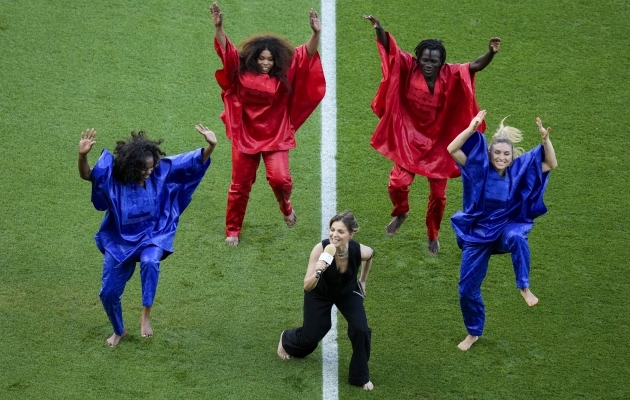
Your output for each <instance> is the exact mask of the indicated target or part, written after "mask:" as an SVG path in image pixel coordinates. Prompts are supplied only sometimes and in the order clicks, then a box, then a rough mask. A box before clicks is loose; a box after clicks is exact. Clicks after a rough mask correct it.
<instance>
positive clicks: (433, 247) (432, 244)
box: [427, 238, 440, 256]
mask: <svg viewBox="0 0 630 400" xmlns="http://www.w3.org/2000/svg"><path fill="white" fill-rule="evenodd" d="M427 248H428V249H429V254H431V255H432V256H434V255H436V254H437V253H438V251H440V241H439V240H437V238H435V240H429V244H428V245H427Z"/></svg>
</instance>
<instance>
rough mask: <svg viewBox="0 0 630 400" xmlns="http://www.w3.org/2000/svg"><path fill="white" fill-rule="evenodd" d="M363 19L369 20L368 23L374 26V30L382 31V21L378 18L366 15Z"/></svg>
mask: <svg viewBox="0 0 630 400" xmlns="http://www.w3.org/2000/svg"><path fill="white" fill-rule="evenodd" d="M363 18H365V19H367V20H368V21H370V24H372V27H373V28H374V29H382V28H383V27H382V26H381V21H379V20H378V18H376V17H375V16H373V15H364V16H363Z"/></svg>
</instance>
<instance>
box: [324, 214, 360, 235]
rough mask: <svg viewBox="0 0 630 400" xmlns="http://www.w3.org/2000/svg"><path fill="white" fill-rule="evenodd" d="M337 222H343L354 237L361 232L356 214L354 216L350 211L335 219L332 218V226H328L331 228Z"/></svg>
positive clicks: (336, 216) (338, 215)
mask: <svg viewBox="0 0 630 400" xmlns="http://www.w3.org/2000/svg"><path fill="white" fill-rule="evenodd" d="M337 221H341V222H342V223H343V224H344V225H345V226H346V228H348V230H349V231H350V233H352V234H353V235H354V234H355V233H357V232H359V223H358V222H357V220H356V218H355V217H354V214H352V212H351V211H350V210H345V211H344V212H342V213H339V214H337V215H335V216H334V217H332V218H331V219H330V224H329V225H328V226H329V227H331V226H332V224H333V222H337Z"/></svg>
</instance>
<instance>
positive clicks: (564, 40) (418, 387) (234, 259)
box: [0, 0, 630, 399]
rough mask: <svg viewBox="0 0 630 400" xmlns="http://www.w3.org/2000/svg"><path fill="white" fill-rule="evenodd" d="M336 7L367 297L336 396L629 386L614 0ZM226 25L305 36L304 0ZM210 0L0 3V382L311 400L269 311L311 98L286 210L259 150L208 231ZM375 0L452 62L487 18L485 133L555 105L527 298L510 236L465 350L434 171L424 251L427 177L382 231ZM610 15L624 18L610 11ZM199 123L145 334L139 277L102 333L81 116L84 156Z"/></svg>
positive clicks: (184, 131) (620, 63)
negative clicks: (493, 43) (253, 175)
mask: <svg viewBox="0 0 630 400" xmlns="http://www.w3.org/2000/svg"><path fill="white" fill-rule="evenodd" d="M338 3H339V4H338V5H337V21H336V22H337V88H338V92H337V104H338V121H337V124H338V144H337V148H338V156H337V163H338V164H337V183H338V195H337V196H338V210H339V211H341V210H343V209H346V208H349V209H351V210H352V211H353V212H354V213H355V214H356V216H357V218H358V220H359V223H360V225H361V232H360V233H359V235H358V236H357V237H356V238H357V239H358V240H359V241H361V242H363V243H365V244H367V245H369V246H371V247H373V248H375V249H376V252H377V258H376V259H375V262H374V266H373V270H372V273H371V274H370V280H369V282H368V288H367V289H368V297H367V298H366V309H367V313H368V319H369V322H370V326H371V328H372V329H373V343H372V357H371V360H370V369H371V373H372V381H373V382H374V383H375V385H376V388H375V390H374V391H373V392H371V393H364V392H363V391H362V390H360V389H358V388H355V387H353V386H350V385H349V384H347V383H346V380H347V365H348V362H349V358H350V352H351V349H350V344H349V341H348V339H347V337H346V335H345V321H343V318H340V324H339V328H338V329H339V353H340V358H339V381H340V384H339V397H340V398H341V399H354V398H357V399H358V398H365V397H369V398H379V399H419V398H425V399H462V398H465V399H544V398H559V399H612V398H628V397H630V361H629V360H630V350H628V346H627V341H628V338H630V329H629V325H630V317H629V315H630V295H629V294H628V293H629V292H630V276H629V274H628V265H629V264H628V256H627V254H628V251H627V250H625V247H626V246H627V244H628V243H629V242H630V234H629V226H630V217H629V215H630V213H629V212H628V210H627V207H628V205H629V204H630V201H629V198H630V196H629V195H628V193H627V190H628V188H629V187H630V179H629V176H628V172H627V169H626V168H625V162H627V160H628V156H627V147H628V139H627V133H626V132H625V131H626V130H627V127H628V125H629V124H630V117H629V113H628V104H629V100H630V99H629V91H628V89H627V85H628V76H629V72H630V70H629V67H628V62H629V60H630V57H629V56H630V50H629V49H630V38H629V37H628V34H627V33H628V29H627V25H628V22H627V21H628V20H629V19H630V4H629V3H628V2H627V1H621V0H604V1H600V2H592V1H587V0H572V1H569V0H557V1H553V2H551V1H544V0H522V1H518V2H517V1H498V0H480V1H475V2H472V1H463V2H455V1H447V2H433V3H430V2H426V3H425V2H419V1H417V0H391V1H388V2H383V1H374V0H361V1H342V0H339V1H338ZM220 5H221V7H222V11H223V12H224V14H225V29H226V32H227V34H228V36H229V37H230V38H231V39H232V40H233V41H235V42H240V41H242V40H243V39H245V38H247V37H248V36H250V35H253V34H256V33H260V32H273V33H276V34H279V35H282V36H285V37H287V38H288V39H289V40H290V41H291V42H292V43H294V44H296V45H297V44H301V43H303V42H305V41H306V40H307V39H308V37H309V35H310V28H309V26H308V9H309V8H310V7H314V8H315V9H319V8H320V5H319V4H318V3H309V2H307V1H304V0H297V1H296V0H293V1H289V0H277V1H274V2H265V1H260V0H248V1H243V0H239V1H224V2H221V3H220ZM208 6H209V3H208V2H201V1H188V0H182V1H170V2H169V1H160V0H146V1H120V0H118V1H117V0H103V1H100V2H84V1H79V0H59V1H56V2H50V1H43V0H39V1H37V0H22V1H17V0H0V138H1V141H2V145H3V151H2V155H1V156H0V171H1V172H0V193H1V194H0V398H2V399H40V398H50V399H57V398H59V399H74V398H76V399H108V398H125V399H126V398H147V399H162V398H164V399H172V398H184V399H196V398H199V399H249V398H252V399H318V398H322V377H321V349H318V350H317V351H316V352H315V353H314V354H313V355H311V356H309V357H307V358H306V359H303V360H290V361H288V362H282V361H281V360H280V359H279V358H278V357H277V356H276V346H277V341H278V336H279V334H280V332H281V331H282V330H283V329H286V328H290V327H294V326H298V325H300V324H301V318H302V310H301V306H302V278H303V274H304V271H305V269H306V263H307V259H308V254H309V253H310V250H311V249H312V246H313V245H314V244H315V243H316V242H317V241H318V240H319V239H320V219H321V213H320V165H319V151H320V120H321V115H320V112H319V111H317V112H316V113H315V114H314V115H313V116H312V117H311V118H310V119H309V120H308V121H307V123H306V124H305V125H304V126H303V127H302V128H301V130H300V131H299V132H298V148H297V149H296V150H295V151H293V152H292V153H291V170H292V174H293V179H294V194H293V197H292V200H293V203H294V205H295V207H296V212H297V213H298V215H299V222H298V225H297V226H296V227H295V228H294V229H292V230H289V229H287V228H286V226H285V225H284V223H283V220H282V216H281V214H280V212H279V211H278V210H277V204H276V202H275V199H274V196H273V194H272V192H271V190H270V188H269V187H268V185H267V183H266V180H265V177H264V171H263V170H262V169H261V170H260V171H259V177H258V182H257V184H256V185H255V186H254V190H253V192H252V196H251V200H250V203H249V208H248V211H247V215H246V220H245V225H244V231H243V234H242V237H241V246H239V247H238V248H231V247H229V246H226V245H225V244H224V243H223V239H224V236H223V235H224V213H225V205H226V198H227V188H228V185H229V180H230V168H231V167H230V143H229V142H228V141H227V139H226V138H225V135H224V133H225V129H224V127H223V125H222V123H221V121H220V119H219V113H220V112H221V110H222V104H221V101H220V97H219V94H220V92H219V88H218V85H217V84H216V82H215V80H214V76H213V74H214V71H215V70H216V69H217V68H219V67H220V61H219V59H218V57H217V56H216V54H215V53H214V50H213V48H212V35H213V28H212V25H211V23H210V21H209V17H208V13H207V8H208ZM364 13H371V14H374V15H376V16H378V17H379V18H380V19H381V22H382V23H383V25H384V26H385V28H386V29H388V30H389V31H390V32H392V34H393V35H394V36H395V37H396V39H397V41H398V43H399V45H400V46H401V47H402V48H403V49H406V50H408V51H412V50H413V48H414V47H415V45H416V44H417V42H418V41H419V40H421V39H423V38H426V37H439V38H441V39H443V40H444V42H445V45H446V49H447V52H448V57H447V61H448V62H467V61H470V60H472V59H474V58H476V57H477V56H479V55H480V54H482V53H483V52H485V51H486V49H487V42H488V39H489V38H490V37H491V36H500V37H501V38H502V44H501V51H500V53H499V54H498V55H497V57H495V59H494V61H493V62H492V64H491V65H490V66H489V67H488V68H487V69H486V70H484V71H483V72H481V73H480V74H479V75H478V77H477V80H476V82H477V99H478V101H479V105H480V107H481V108H485V109H488V117H487V122H488V130H489V131H491V130H493V129H494V128H495V127H496V126H497V124H498V123H499V121H500V120H501V119H502V118H503V117H504V116H506V115H510V118H509V119H508V122H509V123H510V124H512V125H514V126H517V127H520V128H522V129H523V131H524V133H525V141H524V147H526V148H527V149H529V148H531V147H533V146H534V145H536V144H537V142H538V140H539V139H538V138H539V136H538V134H537V131H536V125H535V122H534V119H535V117H536V116H540V117H541V118H542V120H543V122H544V124H545V125H551V126H552V128H553V129H552V132H551V138H552V140H553V143H554V145H555V148H556V152H557V155H558V160H559V164H560V166H559V168H558V169H557V170H556V171H553V172H552V175H551V179H550V182H549V186H548V190H547V194H546V197H545V199H546V203H547V206H548V208H549V213H548V214H547V215H545V216H544V217H541V218H540V219H538V220H537V222H536V226H535V228H534V230H533V232H532V234H531V236H530V244H531V248H532V272H531V280H532V291H533V292H534V293H535V294H536V295H537V296H538V297H539V298H540V303H539V305H537V306H536V307H534V308H532V309H529V308H528V307H526V305H525V304H524V302H523V300H522V298H521V297H520V296H519V295H518V292H517V290H516V288H515V287H514V277H513V273H512V268H511V261H510V258H509V256H497V257H493V259H492V260H491V267H490V270H489V273H488V276H487V278H486V280H485V282H484V286H483V290H484V292H483V294H484V300H485V302H486V308H487V314H488V315H487V324H486V329H485V332H484V336H483V337H482V339H481V340H479V342H477V343H476V344H475V345H474V346H473V348H472V349H471V350H470V351H468V352H466V353H462V352H460V351H459V350H458V349H457V348H456V345H457V343H458V342H459V341H460V340H461V339H462V338H463V337H464V336H465V333H466V332H465V329H464V326H463V323H462V320H461V314H460V311H459V304H458V294H457V280H458V274H459V259H460V251H459V249H458V248H457V246H456V244H455V240H454V235H453V232H452V230H451V228H450V223H449V221H448V217H450V216H451V215H452V214H453V213H454V212H455V211H456V210H458V209H459V208H460V206H461V182H460V181H459V180H453V181H451V183H450V184H449V189H448V196H449V201H448V204H447V210H446V216H445V220H444V223H443V229H442V233H441V237H440V239H441V243H442V251H441V252H440V253H439V254H438V256H437V257H430V256H429V255H428V254H427V251H426V237H425V227H424V213H425V209H426V197H427V191H428V188H427V184H426V180H425V179H424V178H422V177H418V179H417V180H416V182H415V183H414V185H413V187H412V193H411V198H410V201H411V207H412V210H411V214H410V218H409V219H408V220H407V222H406V223H405V225H404V226H403V228H402V229H401V231H400V233H399V234H398V235H397V236H396V237H394V238H389V237H386V236H385V235H384V227H385V225H386V224H387V223H388V222H389V219H390V217H389V213H390V211H391V204H390V202H389V198H388V196H387V179H388V174H389V170H390V169H391V162H390V161H389V160H387V159H385V158H384V157H382V156H381V155H379V154H378V153H376V152H375V151H374V150H373V149H372V148H371V147H370V146H369V138H370V135H371V133H372V132H373V130H374V127H375V126H376V123H377V119H376V117H375V116H374V114H373V113H372V111H371V110H370V107H369V106H370V102H371V100H372V97H373V95H374V93H375V91H376V88H377V86H378V83H379V81H380V78H381V75H380V60H379V58H378V54H377V50H376V45H375V38H374V32H373V29H372V28H371V27H370V26H369V24H368V23H367V22H365V21H363V19H362V14H364ZM624 27H625V28H624ZM197 123H203V124H206V125H209V126H210V127H211V128H212V129H214V130H215V131H216V132H217V136H218V137H219V139H220V141H219V145H218V147H217V149H216V151H215V153H214V154H213V157H212V166H211V167H210V169H209V171H208V173H207V174H206V177H205V178H204V180H203V182H202V183H201V185H200V187H199V189H198V190H197V192H196V193H195V196H194V200H193V203H192V204H191V206H190V207H189V208H188V210H187V211H186V213H185V214H184V216H183V217H182V220H181V222H180V228H179V232H178V235H177V239H176V242H175V246H176V247H175V253H174V254H173V255H172V256H171V257H169V258H168V259H167V260H166V261H165V262H163V263H162V268H161V269H162V274H161V278H160V286H159V289H158V293H157V298H156V303H155V306H154V308H153V313H152V316H153V328H154V330H155V336H154V337H153V338H152V339H150V340H146V339H142V338H141V337H140V333H139V326H138V323H137V321H138V319H139V317H140V310H141V305H140V288H139V286H140V285H139V277H138V274H136V276H134V277H133V278H132V280H131V281H130V282H129V284H128V286H127V289H126V291H125V294H124V296H123V307H124V311H125V320H126V324H127V328H128V330H129V333H130V334H129V335H128V336H127V337H126V338H124V339H123V341H122V342H121V344H120V345H119V346H118V347H117V348H115V349H110V348H108V347H107V346H105V344H104V340H105V339H106V338H107V337H108V336H109V335H110V334H111V330H112V329H111V326H110V324H109V322H108V320H107V318H106V316H105V313H104V311H103V310H102V306H101V304H100V300H99V298H98V290H99V287H100V278H101V267H102V255H101V254H100V253H99V252H98V250H97V249H96V246H95V245H94V241H93V235H94V233H95V232H96V230H97V229H98V226H99V224H100V221H101V219H102V213H100V212H97V211H96V210H94V208H93V206H92V204H91V202H90V185H89V183H87V182H84V181H82V180H81V179H80V178H79V177H78V173H77V168H76V158H77V144H78V138H79V134H80V133H81V132H82V131H83V130H85V129H86V128H91V127H94V128H96V130H97V131H98V133H99V134H98V137H97V144H96V146H95V149H94V150H93V151H92V153H91V155H90V163H91V164H93V162H94V161H95V160H96V158H97V155H98V153H99V152H100V150H101V149H102V148H106V147H107V148H110V149H111V148H112V147H113V145H114V143H115V141H116V140H118V139H121V138H123V137H124V136H126V135H127V134H128V133H129V132H130V131H131V130H138V129H145V130H147V131H148V133H149V135H150V136H151V137H154V138H163V139H164V140H165V142H164V147H163V148H164V149H165V150H166V152H167V153H168V154H169V155H170V154H176V153H180V152H183V151H187V150H191V149H193V148H196V147H201V146H203V144H204V143H203V140H202V138H201V136H199V135H198V134H197V133H196V132H195V130H194V125H195V124H197Z"/></svg>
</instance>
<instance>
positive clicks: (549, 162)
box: [536, 117, 558, 172]
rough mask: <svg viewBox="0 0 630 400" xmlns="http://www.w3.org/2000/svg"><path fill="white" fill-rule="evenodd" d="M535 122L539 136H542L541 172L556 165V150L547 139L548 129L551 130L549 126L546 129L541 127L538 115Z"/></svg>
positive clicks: (547, 170)
mask: <svg viewBox="0 0 630 400" xmlns="http://www.w3.org/2000/svg"><path fill="white" fill-rule="evenodd" d="M536 124H537V125H538V131H539V132H540V137H541V138H542V143H543V147H544V148H545V161H543V162H542V172H549V171H551V170H552V169H556V167H558V160H557V159H556V152H555V150H554V149H553V145H552V144H551V140H550V139H549V131H551V127H548V128H547V129H545V128H543V125H542V121H541V120H540V118H538V117H536Z"/></svg>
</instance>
